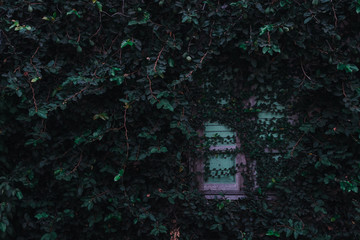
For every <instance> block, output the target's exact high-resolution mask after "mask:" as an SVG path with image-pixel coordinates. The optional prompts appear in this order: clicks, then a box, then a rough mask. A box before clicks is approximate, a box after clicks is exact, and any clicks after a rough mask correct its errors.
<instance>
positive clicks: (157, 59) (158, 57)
mask: <svg viewBox="0 0 360 240" xmlns="http://www.w3.org/2000/svg"><path fill="white" fill-rule="evenodd" d="M164 47H165V46H163V47H162V48H161V50H160V52H159V55H158V56H157V58H156V61H155V65H154V72H156V65H157V63H158V61H159V59H160V56H161V53H162V51H163V50H164Z"/></svg>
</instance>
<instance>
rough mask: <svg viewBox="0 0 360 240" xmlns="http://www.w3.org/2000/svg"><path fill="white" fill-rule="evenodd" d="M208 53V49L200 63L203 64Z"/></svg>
mask: <svg viewBox="0 0 360 240" xmlns="http://www.w3.org/2000/svg"><path fill="white" fill-rule="evenodd" d="M207 54H208V51H206V52H205V54H204V56H202V58H201V59H200V64H202V62H203V61H204V58H205V57H206V55H207Z"/></svg>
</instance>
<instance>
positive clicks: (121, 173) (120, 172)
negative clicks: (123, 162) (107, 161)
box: [114, 169, 125, 182]
mask: <svg viewBox="0 0 360 240" xmlns="http://www.w3.org/2000/svg"><path fill="white" fill-rule="evenodd" d="M124 172H125V170H124V169H120V171H119V173H118V174H117V175H116V176H115V177H114V181H115V182H117V181H119V180H120V179H121V177H122V176H123V175H124Z"/></svg>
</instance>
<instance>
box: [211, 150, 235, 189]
mask: <svg viewBox="0 0 360 240" xmlns="http://www.w3.org/2000/svg"><path fill="white" fill-rule="evenodd" d="M235 159H236V156H235V155H234V156H232V155H230V156H226V155H224V154H216V155H212V156H210V157H209V170H210V176H209V177H208V179H207V180H206V183H235V174H234V169H235Z"/></svg>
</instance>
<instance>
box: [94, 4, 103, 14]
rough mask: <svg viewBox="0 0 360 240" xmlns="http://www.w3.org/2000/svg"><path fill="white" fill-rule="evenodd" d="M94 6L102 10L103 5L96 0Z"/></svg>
mask: <svg viewBox="0 0 360 240" xmlns="http://www.w3.org/2000/svg"><path fill="white" fill-rule="evenodd" d="M96 6H97V8H98V9H99V11H100V12H102V10H103V6H102V4H101V2H99V1H96Z"/></svg>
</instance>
